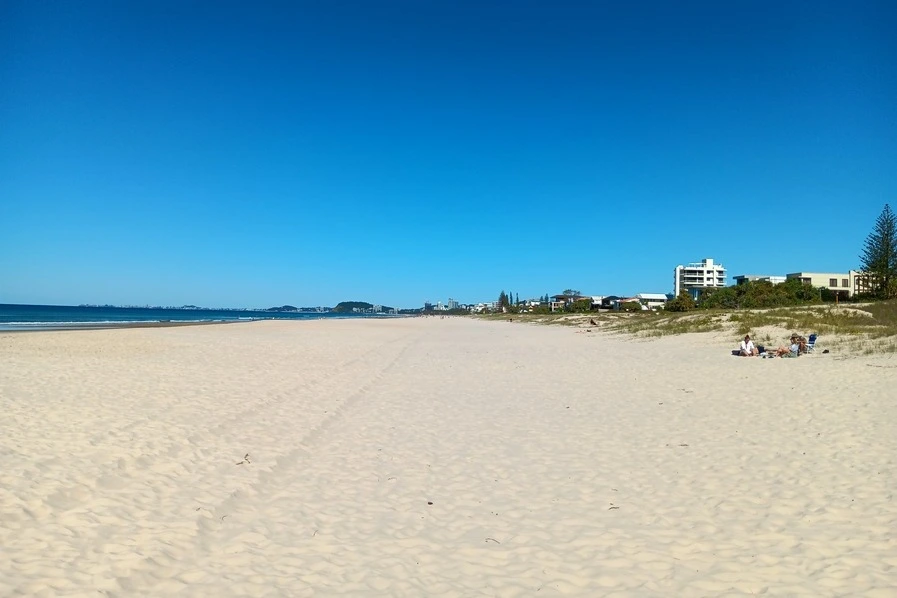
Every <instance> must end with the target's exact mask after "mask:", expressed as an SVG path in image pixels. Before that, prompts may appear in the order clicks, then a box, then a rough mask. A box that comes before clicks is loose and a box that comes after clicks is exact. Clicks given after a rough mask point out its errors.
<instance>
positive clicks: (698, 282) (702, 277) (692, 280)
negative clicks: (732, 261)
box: [673, 257, 726, 299]
mask: <svg viewBox="0 0 897 598" xmlns="http://www.w3.org/2000/svg"><path fill="white" fill-rule="evenodd" d="M724 286H726V269H725V268H724V267H723V265H722V264H715V263H714V262H713V259H712V258H709V257H708V258H704V259H703V260H701V261H700V262H692V263H690V264H686V265H684V266H676V269H675V270H674V271H673V296H674V297H678V296H679V293H681V292H682V291H688V293H689V294H690V295H691V296H692V297H694V298H695V299H697V298H698V296H699V295H700V294H701V289H704V288H707V287H724Z"/></svg>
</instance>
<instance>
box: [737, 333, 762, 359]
mask: <svg viewBox="0 0 897 598" xmlns="http://www.w3.org/2000/svg"><path fill="white" fill-rule="evenodd" d="M759 354H760V351H759V349H757V347H755V346H754V341H752V340H751V336H750V335H749V334H745V335H744V340H743V341H741V356H742V357H754V356H755V355H759Z"/></svg>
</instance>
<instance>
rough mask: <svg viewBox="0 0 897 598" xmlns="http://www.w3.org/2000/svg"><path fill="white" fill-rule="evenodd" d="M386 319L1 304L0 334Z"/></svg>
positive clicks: (204, 310)
mask: <svg viewBox="0 0 897 598" xmlns="http://www.w3.org/2000/svg"><path fill="white" fill-rule="evenodd" d="M365 317H367V318H371V317H389V316H383V315H379V314H346V313H332V312H307V311H303V312H293V311H264V310H250V309H170V308H164V307H111V306H90V305H84V306H81V305H78V306H75V305H16V304H3V303H0V330H60V329H66V328H110V327H115V326H127V325H129V324H146V323H149V324H152V323H159V322H236V321H246V320H316V319H321V318H365Z"/></svg>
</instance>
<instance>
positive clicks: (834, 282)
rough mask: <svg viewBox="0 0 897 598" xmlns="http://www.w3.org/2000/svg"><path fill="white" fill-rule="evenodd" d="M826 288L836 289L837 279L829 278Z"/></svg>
mask: <svg viewBox="0 0 897 598" xmlns="http://www.w3.org/2000/svg"><path fill="white" fill-rule="evenodd" d="M828 286H830V287H836V286H838V279H837V278H829V279H828Z"/></svg>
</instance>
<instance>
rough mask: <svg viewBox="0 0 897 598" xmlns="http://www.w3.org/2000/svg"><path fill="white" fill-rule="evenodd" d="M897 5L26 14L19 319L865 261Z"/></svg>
mask: <svg viewBox="0 0 897 598" xmlns="http://www.w3.org/2000/svg"><path fill="white" fill-rule="evenodd" d="M895 31H897V2H893V1H892V0H883V1H880V2H862V1H861V2H855V3H848V2H838V3H830V2H800V3H794V2H768V3H764V2H740V1H735V2H719V1H718V0H715V1H713V2H667V1H657V2H643V3H626V2H597V1H595V2H586V1H583V2H564V1H560V2H527V1H523V2H521V1H508V2H489V1H477V2H454V1H452V2H449V1H443V2H429V1H423V2H421V1H419V0H414V1H410V0H409V1H391V0H383V1H377V2H371V1H360V2H341V1H339V0H336V1H328V2H320V1H315V2H298V1H296V2H220V1H215V2H211V1H209V2H184V1H182V0H178V1H168V0H161V1H160V0H153V1H151V2H150V1H135V2H122V1H118V0H116V1H111V2H98V1H90V0H88V1H85V2H67V1H58V2H44V1H39V0H21V1H20V0H5V1H3V2H0V227H2V229H0V230H2V235H0V302H5V303H50V304H77V303H114V304H161V305H182V304H197V305H206V306H246V307H268V306H272V305H282V304H292V305H334V304H336V303H337V302H339V301H343V300H357V301H369V302H372V303H380V304H384V305H392V306H397V307H415V306H420V305H422V304H423V302H424V301H427V300H429V301H431V302H436V301H439V300H441V301H446V300H447V299H448V298H449V297H453V298H455V299H457V300H459V301H461V302H477V301H484V300H489V301H491V300H494V299H496V298H497V297H498V294H499V292H500V291H501V290H505V291H512V292H514V293H516V294H519V296H520V298H521V299H522V298H524V297H531V296H539V295H543V294H545V293H549V294H555V293H559V292H561V291H563V290H564V289H565V288H574V289H577V290H580V291H582V292H584V293H588V294H616V295H623V294H630V293H637V292H669V291H671V290H672V286H673V285H672V276H673V274H672V272H673V268H674V267H675V266H676V265H677V264H684V263H686V262H691V261H697V260H700V259H702V258H705V257H712V258H714V259H715V260H716V261H718V262H722V263H723V265H725V266H726V267H727V269H728V273H729V275H730V276H734V275H737V274H779V275H781V274H786V273H788V272H795V271H799V270H803V271H817V272H827V271H835V272H838V271H847V270H848V269H850V268H854V267H856V266H857V265H858V261H859V259H858V256H859V253H860V251H861V249H862V245H863V242H864V240H865V238H866V236H867V235H868V233H869V232H870V231H871V230H872V228H873V226H874V222H875V219H876V217H877V216H878V215H879V213H880V212H881V210H882V208H883V206H884V204H885V203H890V204H891V205H892V207H894V208H897V205H895V204H897V69H895V66H897V35H895V33H894V32H895Z"/></svg>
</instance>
